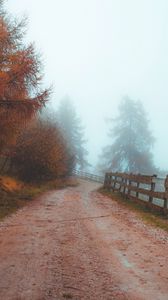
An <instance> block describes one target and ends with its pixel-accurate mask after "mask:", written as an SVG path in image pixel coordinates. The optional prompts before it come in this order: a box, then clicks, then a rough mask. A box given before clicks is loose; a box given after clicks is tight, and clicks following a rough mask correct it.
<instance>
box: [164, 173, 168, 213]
mask: <svg viewBox="0 0 168 300" xmlns="http://www.w3.org/2000/svg"><path fill="white" fill-rule="evenodd" d="M164 187H165V198H164V210H167V204H168V175H167V176H166V179H165V182H164Z"/></svg>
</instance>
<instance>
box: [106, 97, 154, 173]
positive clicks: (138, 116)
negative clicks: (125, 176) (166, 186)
mask: <svg viewBox="0 0 168 300" xmlns="http://www.w3.org/2000/svg"><path fill="white" fill-rule="evenodd" d="M109 121H110V123H111V124H113V126H112V127H111V128H110V131H109V137H110V139H111V140H112V143H111V144H110V145H109V146H107V147H105V148H104V150H103V154H102V157H101V158H102V159H103V160H104V167H105V169H109V170H111V169H112V170H113V171H124V172H129V173H130V172H132V173H144V174H148V173H151V172H154V170H155V167H154V164H153V157H152V153H151V147H152V146H153V143H154V138H153V136H152V133H151V131H150V129H149V121H148V118H147V114H146V112H145V110H144V107H143V105H142V102H140V101H134V100H132V99H130V98H129V97H125V98H124V99H123V100H122V101H121V103H120V105H119V115H118V117H116V118H114V119H111V120H109Z"/></svg>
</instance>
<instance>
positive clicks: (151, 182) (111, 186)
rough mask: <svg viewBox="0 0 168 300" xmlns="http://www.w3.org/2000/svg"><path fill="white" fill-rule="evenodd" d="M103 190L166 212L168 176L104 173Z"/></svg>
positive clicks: (167, 206)
mask: <svg viewBox="0 0 168 300" xmlns="http://www.w3.org/2000/svg"><path fill="white" fill-rule="evenodd" d="M104 188H105V189H107V190H109V191H113V192H114V191H118V192H120V193H122V194H124V195H126V196H127V197H128V198H131V199H133V200H138V201H139V200H141V201H145V202H146V204H147V205H148V206H150V207H154V208H158V209H159V210H164V212H168V176H167V177H166V178H165V179H161V178H157V175H153V176H147V175H141V174H138V175H135V174H127V173H117V172H116V173H106V175H105V180H104Z"/></svg>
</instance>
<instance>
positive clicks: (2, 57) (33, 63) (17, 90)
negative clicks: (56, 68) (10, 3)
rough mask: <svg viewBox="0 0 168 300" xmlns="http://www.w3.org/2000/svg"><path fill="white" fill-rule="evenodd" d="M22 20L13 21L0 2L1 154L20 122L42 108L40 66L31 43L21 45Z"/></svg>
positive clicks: (43, 94)
mask: <svg viewBox="0 0 168 300" xmlns="http://www.w3.org/2000/svg"><path fill="white" fill-rule="evenodd" d="M24 28H25V20H22V21H21V22H16V20H11V18H10V19H9V17H8V16H7V14H6V13H4V12H3V11H2V2H0V132H1V136H0V152H2V149H3V148H4V147H6V146H7V145H9V144H10V143H11V142H13V141H14V140H15V138H14V137H15V136H16V135H17V134H18V132H19V131H20V128H21V127H22V126H23V123H24V122H25V121H26V120H28V119H30V118H31V117H32V115H33V114H34V113H35V112H37V111H38V110H39V109H40V108H41V107H43V106H44V104H45V102H46V101H47V100H48V96H49V90H44V91H41V89H40V84H41V80H42V76H41V63H40V60H39V57H38V55H37V54H36V52H35V49H34V46H33V45H32V44H31V45H29V46H25V45H24V43H23V36H24Z"/></svg>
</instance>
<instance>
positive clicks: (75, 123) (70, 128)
mask: <svg viewBox="0 0 168 300" xmlns="http://www.w3.org/2000/svg"><path fill="white" fill-rule="evenodd" d="M57 117H58V123H59V126H60V129H61V131H62V134H63V136H64V138H65V139H66V141H67V144H68V146H69V149H70V150H71V152H72V153H74V155H75V161H76V167H77V168H79V169H81V170H82V169H84V167H86V166H89V164H88V162H87V159H86V157H87V155H88V151H87V150H86V149H85V147H84V145H85V143H86V140H85V139H84V128H83V126H82V125H81V120H80V118H79V117H78V116H77V114H76V111H75V108H74V106H73V104H72V102H71V100H70V98H69V97H68V96H66V97H64V98H63V99H62V101H61V103H60V106H59V108H58V111H57Z"/></svg>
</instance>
